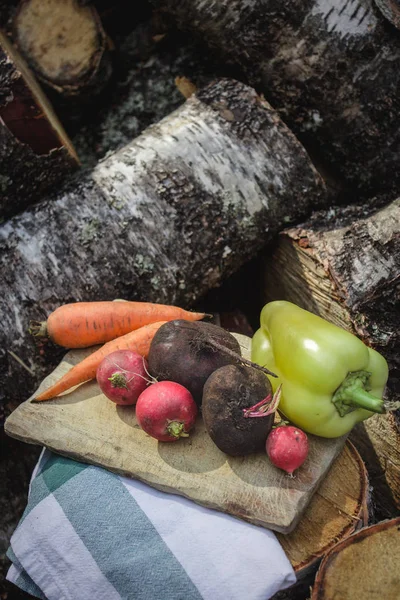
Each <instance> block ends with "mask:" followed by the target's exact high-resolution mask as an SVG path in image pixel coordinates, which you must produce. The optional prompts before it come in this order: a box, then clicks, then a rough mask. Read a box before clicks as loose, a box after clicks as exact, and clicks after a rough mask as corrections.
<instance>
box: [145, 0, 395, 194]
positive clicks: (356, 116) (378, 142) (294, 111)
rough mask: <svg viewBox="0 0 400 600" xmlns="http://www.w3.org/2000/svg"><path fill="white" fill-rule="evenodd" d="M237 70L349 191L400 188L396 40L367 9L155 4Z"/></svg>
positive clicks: (312, 3)
mask: <svg viewBox="0 0 400 600" xmlns="http://www.w3.org/2000/svg"><path fill="white" fill-rule="evenodd" d="M152 1H153V4H154V5H155V6H156V7H158V8H160V9H161V10H163V11H167V12H168V13H170V14H172V15H173V16H174V17H175V19H176V21H177V23H178V24H179V25H180V26H181V27H182V28H186V29H189V30H191V31H193V32H195V33H196V34H197V35H200V36H202V38H203V39H204V40H206V41H207V43H208V44H209V45H210V46H211V47H212V48H214V49H217V50H218V51H219V52H220V53H221V54H222V55H223V56H224V57H225V58H227V59H228V60H232V61H234V62H236V63H239V64H240V65H241V67H242V69H243V72H244V74H245V75H246V76H247V78H248V80H249V82H250V83H251V84H252V85H254V86H255V87H256V88H257V89H259V90H260V91H263V92H264V93H265V95H266V98H267V99H268V100H269V101H270V102H271V103H272V104H273V105H274V106H276V108H277V109H278V110H279V113H280V114H281V116H282V118H283V119H284V120H285V121H286V122H287V123H288V124H289V126H290V127H291V128H292V129H293V131H294V132H295V133H296V134H297V135H298V136H299V137H300V140H301V141H302V143H303V144H304V145H305V147H306V148H307V149H308V150H309V151H310V152H311V151H312V152H314V153H315V156H316V157H317V158H318V160H321V163H322V165H324V166H325V167H326V168H328V169H329V170H330V171H331V172H332V173H333V174H334V175H335V176H337V177H338V178H339V179H340V180H341V181H342V183H343V184H344V185H345V186H351V187H352V186H355V187H357V188H360V189H362V190H368V191H370V190H371V189H378V190H380V191H382V190H383V189H392V188H394V189H396V190H397V191H399V189H400V185H399V184H400V171H399V169H398V168H397V165H398V162H399V158H400V143H399V142H400V129H399V127H398V114H399V110H400V99H399V94H398V89H399V82H400V69H399V61H400V37H399V36H398V35H396V32H395V31H394V30H392V29H391V28H390V27H388V26H387V23H386V22H385V19H384V17H383V16H382V15H381V14H380V13H379V11H378V10H377V9H376V7H375V5H374V4H373V0H339V1H337V0H324V1H323V0H307V1H304V0H295V1H293V0H290V1H284V0H262V1H260V0H214V1H213V2H210V0H180V1H179V2H177V1H176V0H152Z"/></svg>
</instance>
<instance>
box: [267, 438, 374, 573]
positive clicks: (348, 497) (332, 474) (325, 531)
mask: <svg viewBox="0 0 400 600" xmlns="http://www.w3.org/2000/svg"><path fill="white" fill-rule="evenodd" d="M367 504H368V476H367V472H366V469H365V466H364V463H363V461H362V460H361V458H360V455H359V454H358V452H357V450H356V449H355V447H354V446H353V445H352V444H351V443H350V442H349V441H348V442H346V445H345V447H344V449H343V451H342V452H341V454H340V455H339V456H338V458H337V459H336V461H335V462H334V464H333V465H332V467H331V469H330V471H329V473H328V475H327V476H326V478H325V479H324V481H323V482H322V483H321V485H320V487H319V489H318V490H317V492H316V493H315V495H314V496H313V498H312V500H311V503H310V504H309V506H308V508H307V510H306V511H305V513H304V515H303V517H302V519H301V520H300V522H299V524H298V525H297V527H296V529H295V530H294V531H293V532H292V533H290V534H288V535H283V534H277V536H278V538H279V541H280V543H281V544H282V546H283V549H284V550H285V552H286V555H287V556H288V558H289V560H290V562H291V564H292V566H293V568H294V570H295V572H296V576H297V579H298V580H299V581H300V580H303V579H304V578H305V577H307V575H309V574H310V573H311V572H312V571H313V569H315V567H316V566H317V564H318V563H319V561H320V560H321V558H322V557H323V556H324V555H325V554H326V553H327V552H328V551H329V550H330V548H332V547H333V546H334V545H335V544H336V543H337V542H338V541H340V540H342V539H345V538H346V537H347V536H349V535H351V534H352V533H354V532H355V531H357V530H358V529H360V528H361V527H364V526H365V525H366V524H367V522H368V507H367Z"/></svg>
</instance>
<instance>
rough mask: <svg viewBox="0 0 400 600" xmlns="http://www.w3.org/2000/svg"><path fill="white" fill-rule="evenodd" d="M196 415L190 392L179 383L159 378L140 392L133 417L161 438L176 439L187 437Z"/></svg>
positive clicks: (167, 440) (144, 427)
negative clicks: (159, 379)
mask: <svg viewBox="0 0 400 600" xmlns="http://www.w3.org/2000/svg"><path fill="white" fill-rule="evenodd" d="M196 417H197V405H196V403H195V401H194V400H193V396H192V394H191V393H190V392H189V390H187V389H186V388H185V387H183V385H180V383H175V382H174V381H159V382H157V383H153V384H152V385H151V386H150V387H148V388H147V390H145V391H144V392H143V393H142V394H141V395H140V396H139V399H138V401H137V404H136V419H137V422H138V424H139V425H140V427H141V428H142V429H143V431H145V432H146V433H148V434H149V435H151V436H152V437H154V438H156V440H159V441H160V442H176V441H177V440H179V438H180V437H188V432H189V431H190V430H191V429H192V428H193V427H194V424H195V421H196Z"/></svg>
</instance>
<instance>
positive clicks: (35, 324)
mask: <svg viewBox="0 0 400 600" xmlns="http://www.w3.org/2000/svg"><path fill="white" fill-rule="evenodd" d="M28 331H29V333H30V334H31V335H33V336H35V337H48V332H47V322H46V321H31V322H30V323H29V329H28Z"/></svg>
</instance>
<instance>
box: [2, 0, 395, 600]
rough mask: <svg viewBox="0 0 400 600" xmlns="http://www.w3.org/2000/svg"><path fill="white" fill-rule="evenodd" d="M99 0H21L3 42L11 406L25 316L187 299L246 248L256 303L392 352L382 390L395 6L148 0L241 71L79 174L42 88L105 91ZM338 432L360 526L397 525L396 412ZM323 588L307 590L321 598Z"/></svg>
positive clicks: (22, 379) (388, 339)
mask: <svg viewBox="0 0 400 600" xmlns="http://www.w3.org/2000/svg"><path fill="white" fill-rule="evenodd" d="M96 4H100V5H101V9H102V10H106V9H105V5H106V4H108V3H107V2H99V3H90V2H78V1H77V0H68V1H67V0H63V1H61V0H46V1H44V0H22V1H21V2H19V3H18V5H17V3H15V6H13V8H12V10H11V9H10V11H9V13H7V19H5V20H4V22H3V29H4V32H3V33H0V219H2V220H3V221H4V222H3V223H2V224H1V225H0V249H1V254H0V291H1V294H0V313H1V320H2V330H1V332H0V341H1V344H0V353H1V354H0V383H1V389H2V394H3V395H4V398H5V400H6V401H7V402H10V403H11V404H13V405H16V404H18V403H19V402H21V401H22V400H24V399H26V397H27V396H28V395H29V393H30V392H32V391H33V389H34V387H35V386H36V385H37V383H38V379H39V378H41V377H42V375H43V373H42V372H41V371H40V370H36V371H35V364H36V362H37V361H36V353H37V349H36V348H35V346H34V344H33V342H32V340H31V339H30V336H29V334H28V332H27V330H28V322H29V320H30V319H38V320H42V319H43V318H45V317H46V316H47V315H48V314H49V312H50V311H51V310H53V309H55V308H56V307H57V306H59V305H60V304H62V303H65V302H71V301H82V300H86V301H88V300H98V299H104V300H106V299H113V298H116V297H125V298H129V299H138V300H141V299H146V300H149V301H154V302H168V303H173V304H179V305H181V306H184V307H193V306H195V304H196V303H197V302H199V301H200V300H201V298H202V297H203V296H204V294H205V293H206V292H207V291H209V290H210V289H212V288H214V287H216V286H219V285H220V284H221V283H222V282H223V281H224V280H226V279H227V278H228V277H229V276H230V275H232V274H233V273H235V272H237V271H238V269H239V268H240V267H241V266H242V265H244V264H247V263H248V261H249V260H250V259H253V258H254V257H256V255H258V258H257V261H256V270H257V271H258V273H259V282H262V286H261V288H262V291H261V293H260V294H259V296H258V297H257V301H258V305H257V310H259V308H261V306H262V305H263V304H264V303H265V302H266V301H269V300H273V299H287V300H290V301H293V302H295V303H296V304H298V305H300V306H302V307H304V308H307V309H308V310H311V311H312V312H315V313H317V314H320V315H321V316H323V317H325V318H327V319H328V320H330V321H332V322H334V323H336V324H338V325H340V326H342V327H344V328H346V329H348V330H350V331H352V332H353V333H355V334H356V335H358V336H359V337H360V338H361V339H363V340H364V341H365V342H366V343H367V344H368V345H371V346H373V347H375V348H376V349H377V350H378V351H380V352H381V353H382V354H384V356H385V357H386V358H387V359H388V362H389V366H390V380H389V386H388V395H390V396H391V397H392V398H393V399H395V398H396V394H398V386H399V379H400V364H399V356H400V352H399V351H400V337H399V331H400V327H399V326H400V310H399V271H400V269H399V265H400V201H399V199H397V194H398V193H399V190H400V170H399V169H398V168H397V167H398V162H399V160H400V127H399V122H398V119H399V116H398V115H399V114H400V96H399V80H400V68H399V67H400V31H398V30H397V29H396V27H397V26H398V24H399V18H398V14H397V12H396V6H395V5H396V3H393V2H389V1H387V2H386V1H385V0H379V2H378V1H377V2H376V5H375V4H374V3H373V2H372V0H340V1H339V2H338V1H335V0H325V1H324V2H321V1H319V0H308V1H307V2H304V1H300V0H294V1H293V0H292V1H291V2H285V1H282V0H279V1H278V0H265V1H264V2H259V1H258V0H214V1H213V2H209V1H208V0H181V1H180V2H173V1H172V0H152V4H153V5H154V7H155V14H156V15H157V18H158V20H159V19H162V18H164V17H165V15H167V16H168V23H170V22H175V23H176V24H177V25H178V26H179V27H180V28H182V29H183V30H188V31H190V32H193V33H194V34H195V35H196V36H198V38H199V39H200V40H201V42H202V43H205V44H206V45H207V46H208V47H209V48H210V49H211V50H212V51H213V52H217V55H218V56H219V57H220V63H221V64H226V65H227V72H228V68H229V69H231V65H234V66H235V68H236V69H237V73H238V78H239V79H241V81H238V80H232V79H228V78H223V79H219V80H217V81H215V82H213V83H212V84H210V85H209V86H206V87H204V88H202V89H199V90H198V91H197V92H196V93H195V94H193V95H190V93H188V94H187V95H188V96H190V97H189V98H188V99H187V100H186V102H185V103H184V104H182V106H181V107H180V108H178V109H177V110H176V111H174V112H173V113H171V114H170V115H169V116H167V117H165V118H164V119H163V120H162V121H160V122H159V123H156V124H154V125H152V126H151V127H149V128H148V129H146V130H145V131H144V132H143V133H142V134H141V135H140V136H139V137H138V138H136V139H134V140H132V141H131V142H130V143H129V144H127V145H126V146H125V147H123V148H120V149H118V150H117V151H116V152H114V153H112V154H110V155H108V156H107V157H106V158H104V159H103V160H102V161H100V162H99V163H98V164H97V165H96V166H95V167H94V169H93V170H92V171H90V172H83V171H82V170H80V169H79V158H78V156H77V153H76V151H75V149H74V147H73V145H72V143H71V141H70V139H69V137H68V135H67V134H66V132H65V131H64V128H63V126H62V124H61V122H60V120H59V118H58V117H57V115H56V114H55V111H54V110H53V108H52V106H51V104H50V102H49V100H48V98H47V97H46V94H47V95H49V96H50V97H51V98H53V99H54V101H55V102H56V103H57V98H58V97H62V99H63V102H68V101H71V102H74V103H79V102H82V103H87V102H88V99H89V100H90V101H92V102H93V101H95V100H93V99H95V98H96V97H97V96H98V95H99V94H102V93H103V92H104V90H106V89H107V86H109V85H110V81H112V59H111V58H110V54H111V51H112V48H113V43H112V42H111V41H110V39H109V38H108V36H107V34H106V33H105V31H104V27H103V24H102V19H101V16H99V12H98V11H97V9H96V6H95V5H96ZM110 4H111V3H110ZM119 4H121V5H123V2H122V3H119ZM108 8H109V7H108ZM99 11H100V8H99ZM122 12H124V11H122ZM0 14H1V15H2V14H3V13H2V12H1V13H0ZM121 18H124V17H121ZM125 18H126V15H125ZM61 23H62V26H61V25H60V24H61ZM57 28H59V30H58V29H57ZM232 40H234V43H233V42H232ZM228 65H229V67H228ZM250 85H251V86H252V87H250ZM188 89H190V90H192V87H191V86H189V88H188ZM269 102H271V105H272V106H271V105H270V104H269ZM295 136H296V137H295ZM72 173H74V177H71V174H72ZM65 178H66V179H67V184H66V185H61V182H62V180H63V179H65ZM258 288H259V283H258V284H257V289H258ZM21 365H24V367H22V366H21ZM351 439H352V442H353V443H354V444H355V446H356V447H357V449H358V451H359V452H360V453H361V456H362V458H363V459H364V461H365V463H366V465H367V469H368V475H369V477H370V483H371V485H372V489H373V501H374V502H373V509H374V511H375V512H374V513H372V517H371V516H370V518H375V519H376V520H382V519H391V518H392V517H394V516H395V515H396V514H398V511H399V509H400V443H399V420H398V417H397V413H396V412H393V413H388V414H385V415H379V416H376V417H373V418H371V419H369V420H368V421H366V422H365V423H363V424H361V425H359V426H358V427H356V428H355V430H354V431H353V432H352V434H351ZM366 487H367V486H366V484H365V485H364V484H363V485H360V490H361V488H362V492H361V491H360V494H361V493H362V494H365V493H366V492H365V490H366ZM370 508H371V507H370ZM364 509H365V502H364V501H360V502H359V504H358V509H357V510H358V513H357V515H356V516H357V519H356V520H355V523H354V524H353V527H352V529H351V530H349V529H346V533H347V534H348V533H351V532H352V531H355V530H356V529H357V527H358V526H359V524H360V523H361V525H365V524H366V522H367V520H366V518H365V515H364V516H362V515H363V511H364ZM343 531H344V530H343ZM385 532H389V533H388V534H387V535H390V536H391V535H392V530H391V529H390V527H386V528H382V527H381V528H380V529H379V532H378V533H379V535H380V536H382V535H384V534H385ZM341 533H343V532H341ZM336 535H338V532H337V531H336V530H335V534H334V536H333V538H334V537H335V536H336ZM367 537H368V539H371V537H372V536H371V535H368V536H367ZM333 538H332V539H331V544H332V543H333V541H334V539H333ZM388 539H389V538H388ZM390 539H391V538H390ZM283 543H284V542H283ZM287 543H288V544H289V545H290V542H287ZM322 547H323V549H324V551H325V550H326V548H327V545H325V546H321V548H322ZM310 552H311V553H312V550H311V549H310ZM321 553H322V550H321V549H320V550H319V555H318V556H321ZM317 554H318V553H317ZM302 560H303V559H302ZM303 562H304V564H307V565H308V566H309V564H310V561H308V562H307V560H305V559H304V561H303ZM314 562H315V561H314ZM314 562H313V561H311V563H312V564H314ZM336 562H337V561H336ZM304 564H303V566H304ZM298 565H299V567H298V569H299V570H301V567H302V562H301V560H298ZM363 568H364V567H363ZM364 575H365V573H363V576H364ZM321 581H322V576H321V577H320V579H319V580H318V589H317V587H316V588H315V590H316V591H315V594H316V595H315V598H330V597H331V596H329V593H330V592H329V589H331V588H329V586H325V587H324V585H323V583H321ZM321 590H322V591H321ZM324 594H325V595H324Z"/></svg>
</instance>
